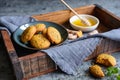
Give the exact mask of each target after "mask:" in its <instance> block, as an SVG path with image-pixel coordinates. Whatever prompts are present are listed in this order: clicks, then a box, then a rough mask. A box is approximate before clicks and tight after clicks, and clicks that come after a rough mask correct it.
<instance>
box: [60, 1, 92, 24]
mask: <svg viewBox="0 0 120 80" xmlns="http://www.w3.org/2000/svg"><path fill="white" fill-rule="evenodd" d="M61 2H62V3H63V4H65V6H66V7H67V8H69V9H70V10H71V11H72V12H73V13H74V14H75V15H76V16H77V17H78V18H79V19H80V20H81V21H82V22H83V23H85V24H86V25H88V26H91V23H90V22H89V21H88V20H87V19H86V18H84V17H81V16H79V14H78V13H77V12H76V11H75V10H73V9H72V8H71V7H70V6H69V5H68V4H67V3H66V2H65V1H64V0H61Z"/></svg>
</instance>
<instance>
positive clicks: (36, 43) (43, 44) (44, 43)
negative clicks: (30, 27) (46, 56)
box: [30, 34, 50, 49]
mask: <svg viewBox="0 0 120 80" xmlns="http://www.w3.org/2000/svg"><path fill="white" fill-rule="evenodd" d="M30 43H31V45H32V46H33V47H35V48H37V49H45V48H48V47H49V46H50V42H49V40H48V39H47V38H45V37H44V36H43V35H42V34H35V35H34V36H33V37H32V38H31V40H30Z"/></svg>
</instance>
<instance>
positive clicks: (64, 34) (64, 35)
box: [13, 21, 68, 50]
mask: <svg viewBox="0 0 120 80" xmlns="http://www.w3.org/2000/svg"><path fill="white" fill-rule="evenodd" d="M38 23H44V24H45V25H46V27H49V26H52V27H55V28H56V29H57V30H58V31H59V32H60V34H61V36H62V39H63V41H62V42H61V43H63V42H64V41H65V40H66V39H67V38H68V32H67V30H66V29H65V28H64V27H63V26H61V25H59V24H56V23H53V22H48V21H36V22H31V23H28V24H24V25H21V26H20V27H19V28H18V29H17V30H16V31H15V32H14V33H13V39H14V41H15V42H16V43H17V44H18V45H20V46H22V47H24V48H27V49H32V50H38V49H36V48H34V47H32V46H31V45H30V43H26V44H24V43H22V42H21V40H20V36H21V34H22V33H23V31H24V30H25V29H26V28H27V27H29V26H30V25H34V24H38ZM61 43H60V44H61ZM60 44H58V45H60ZM58 45H51V46H50V47H49V48H51V47H55V46H58Z"/></svg>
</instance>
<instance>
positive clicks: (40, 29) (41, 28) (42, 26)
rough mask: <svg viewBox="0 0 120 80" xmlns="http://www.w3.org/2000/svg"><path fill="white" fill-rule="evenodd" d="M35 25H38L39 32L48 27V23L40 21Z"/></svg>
mask: <svg viewBox="0 0 120 80" xmlns="http://www.w3.org/2000/svg"><path fill="white" fill-rule="evenodd" d="M35 27H36V30H37V32H41V31H43V30H44V29H45V28H46V25H45V24H42V23H39V24H35Z"/></svg>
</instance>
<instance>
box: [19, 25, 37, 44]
mask: <svg viewBox="0 0 120 80" xmlns="http://www.w3.org/2000/svg"><path fill="white" fill-rule="evenodd" d="M35 33H36V28H35V26H33V25H32V26H30V27H28V28H26V29H25V30H24V31H23V33H22V35H21V41H22V42H23V43H26V42H27V41H29V40H30V39H31V38H32V36H33V35H34V34H35Z"/></svg>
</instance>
